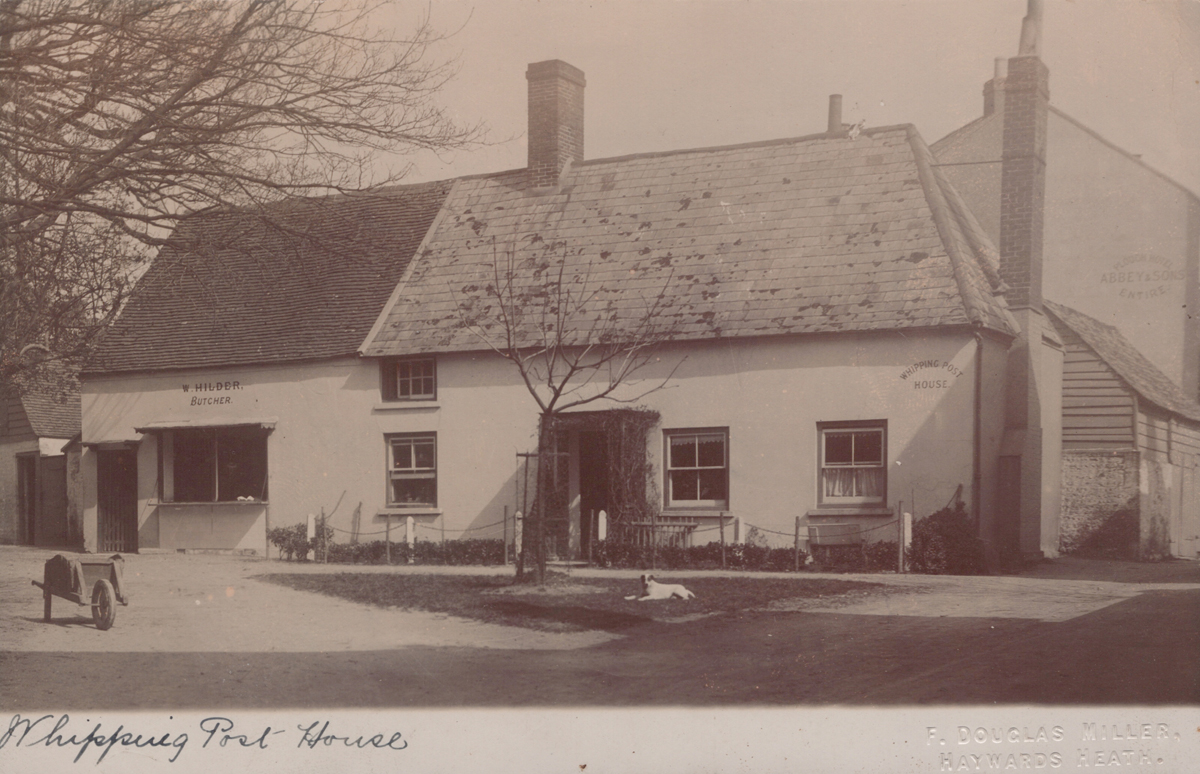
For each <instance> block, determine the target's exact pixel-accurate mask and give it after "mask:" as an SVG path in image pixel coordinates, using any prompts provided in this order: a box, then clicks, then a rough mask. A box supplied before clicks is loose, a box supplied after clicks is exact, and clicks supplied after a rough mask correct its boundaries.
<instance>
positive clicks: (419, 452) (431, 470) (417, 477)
mask: <svg viewBox="0 0 1200 774" xmlns="http://www.w3.org/2000/svg"><path fill="white" fill-rule="evenodd" d="M387 441H388V444H387V446H388V505H390V506H393V507H396V508H436V507H437V435H436V434H435V433H420V434H408V435H389V436H388V437H387Z"/></svg>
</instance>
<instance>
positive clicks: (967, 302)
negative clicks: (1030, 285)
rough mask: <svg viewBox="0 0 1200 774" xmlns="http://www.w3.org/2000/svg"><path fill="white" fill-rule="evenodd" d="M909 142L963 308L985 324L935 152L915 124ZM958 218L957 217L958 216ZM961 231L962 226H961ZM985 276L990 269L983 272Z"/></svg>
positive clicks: (1008, 319)
mask: <svg viewBox="0 0 1200 774" xmlns="http://www.w3.org/2000/svg"><path fill="white" fill-rule="evenodd" d="M908 141H909V146H910V147H911V148H912V152H913V161H914V163H915V164H916V166H917V175H918V177H919V178H920V181H921V188H922V189H923V190H924V192H925V199H926V201H927V202H928V204H929V209H930V212H931V213H932V214H933V222H934V224H935V225H936V226H937V230H938V233H939V234H940V236H941V238H942V244H943V246H944V247H945V250H946V255H947V257H948V258H949V261H950V270H951V272H952V273H953V275H954V281H955V284H956V285H957V287H958V295H959V297H960V298H961V300H962V304H963V311H964V312H965V313H966V315H967V319H969V320H970V321H971V323H972V324H974V325H980V326H982V325H986V324H987V315H986V313H985V311H984V310H983V308H982V307H983V299H981V298H978V297H977V296H978V294H977V293H976V292H975V290H974V288H972V287H971V284H970V281H969V280H968V279H967V277H966V276H965V273H966V271H967V267H966V260H967V259H966V257H965V256H963V255H962V254H961V252H960V251H959V244H958V242H957V239H956V238H955V235H954V233H953V232H952V231H951V224H950V222H949V221H950V218H952V217H954V216H955V213H954V211H953V207H951V205H950V204H949V203H948V202H947V200H946V194H945V191H943V190H942V186H941V185H940V183H939V181H938V179H937V175H936V172H935V169H934V166H933V163H934V158H933V152H932V151H931V150H930V149H929V146H928V145H926V144H925V140H924V139H923V138H922V137H921V135H920V133H919V132H918V131H917V130H916V128H915V127H914V128H912V129H910V130H909V132H908ZM955 219H956V220H957V218H955ZM959 230H960V232H961V231H962V229H961V228H960V229H959ZM963 236H964V239H966V241H967V246H968V247H969V248H971V249H972V251H974V245H972V244H971V243H970V238H969V237H966V235H965V234H964V235H963ZM973 257H974V258H975V259H976V260H975V262H976V263H977V264H978V263H981V261H980V260H979V258H978V256H977V255H974V256H973ZM983 273H984V274H985V276H986V274H987V272H986V271H984V272H983ZM1005 321H1006V322H1007V323H1008V324H1009V325H1010V326H1012V330H1013V331H1014V332H1015V331H1016V330H1017V326H1016V325H1015V321H1014V320H1012V319H1011V318H1006V319H1005Z"/></svg>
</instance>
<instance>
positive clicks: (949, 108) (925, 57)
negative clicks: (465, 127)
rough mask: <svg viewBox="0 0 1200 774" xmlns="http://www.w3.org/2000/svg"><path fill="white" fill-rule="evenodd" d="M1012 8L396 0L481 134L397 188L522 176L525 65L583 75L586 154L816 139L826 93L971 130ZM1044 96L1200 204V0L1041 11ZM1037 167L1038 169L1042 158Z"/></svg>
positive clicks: (399, 23) (877, 116) (1013, 19)
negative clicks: (432, 41) (422, 21)
mask: <svg viewBox="0 0 1200 774" xmlns="http://www.w3.org/2000/svg"><path fill="white" fill-rule="evenodd" d="M1025 9H1026V2H1025V0H602V1H601V0H597V1H595V2H582V1H581V0H486V2H473V1H472V0H433V2H432V3H426V2H421V1H418V0H412V1H411V2H410V1H409V0H397V1H396V2H395V3H393V5H392V6H391V7H390V8H388V9H387V10H386V11H385V13H383V14H381V16H380V23H381V25H384V26H390V27H393V28H394V29H395V30H396V31H397V32H399V33H403V31H404V30H405V29H411V28H412V27H413V24H414V21H413V20H414V19H415V17H416V16H417V15H419V14H420V13H422V12H424V11H426V10H428V12H429V13H430V14H431V17H432V22H433V24H434V26H435V27H437V28H439V29H441V30H442V31H444V32H450V33H452V34H451V35H450V36H449V37H448V39H447V40H446V41H445V42H443V43H442V44H440V45H439V47H438V48H437V49H436V50H435V51H434V52H433V54H434V55H435V56H436V57H440V58H442V59H454V60H456V62H457V68H458V73H457V76H456V77H455V79H454V80H453V81H452V82H451V83H450V84H448V85H447V86H446V87H445V88H444V89H443V91H442V92H441V93H440V94H439V97H438V99H439V102H440V103H441V104H442V105H443V106H444V107H445V108H446V109H447V110H448V111H449V112H450V114H451V115H453V116H455V117H456V118H457V119H458V120H460V121H461V122H463V123H475V122H482V123H484V124H486V125H487V128H488V132H487V135H486V138H487V142H486V144H484V145H481V146H477V147H474V148H472V149H470V150H464V151H458V152H454V153H448V154H442V155H440V156H437V155H434V154H432V153H418V154H414V155H411V156H407V157H405V159H404V160H405V161H406V162H409V163H411V164H412V165H413V167H412V170H411V172H410V175H409V177H408V181H409V182H420V181H424V180H435V179H443V178H449V177H457V176H460V175H467V174H477V173H484V172H498V171H501V170H505V169H515V168H521V167H524V166H525V161H526V157H525V153H526V146H525V128H526V82H525V68H526V66H527V65H528V64H529V63H531V62H538V61H542V60H546V59H562V60H565V61H567V62H569V63H571V64H573V65H575V66H576V67H579V68H580V69H582V70H583V71H584V72H585V74H586V78H587V88H586V92H585V126H586V129H585V137H586V143H585V144H586V147H585V157H586V158H589V159H598V158H606V157H611V156H620V155H625V154H629V153H645V152H653V151H663V150H675V149H682V148H698V147H707V146H714V145H728V144H735V143H742V142H754V141H758V140H769V139H777V138H783V137H795V136H800V135H805V134H812V133H816V132H821V131H824V129H825V122H826V114H827V106H828V95H830V94H835V93H840V94H842V95H843V98H844V105H845V107H844V113H843V115H844V118H845V120H846V121H847V122H849V123H853V122H857V121H859V120H865V121H866V125H867V126H884V125H891V124H902V123H911V124H914V125H915V126H916V127H917V129H918V130H919V131H920V133H921V135H922V136H923V137H924V138H925V140H926V142H929V143H933V142H934V141H936V140H938V139H940V138H941V137H943V136H945V135H946V134H948V133H949V132H951V131H953V130H954V129H956V128H958V127H960V126H962V125H964V124H966V123H967V122H969V121H971V120H973V119H975V118H977V117H979V116H980V115H981V114H982V111H983V97H982V88H983V84H984V82H985V81H987V80H988V79H989V78H990V77H991V75H992V71H993V66H994V65H993V62H994V59H995V58H996V57H1010V56H1015V55H1016V53H1017V44H1018V40H1019V38H1020V30H1021V19H1022V17H1023V16H1024V15H1025ZM1042 59H1043V61H1044V62H1045V63H1046V65H1047V67H1048V68H1049V70H1050V101H1051V103H1052V104H1053V105H1055V106H1056V107H1058V108H1059V109H1061V110H1063V111H1065V112H1066V113H1067V114H1068V115H1070V116H1072V117H1074V118H1075V119H1076V120H1078V121H1080V122H1082V123H1083V124H1085V125H1086V126H1088V127H1090V128H1091V129H1092V130H1094V131H1096V132H1098V133H1099V134H1100V135H1101V136H1103V137H1104V138H1106V139H1108V140H1109V141H1111V142H1113V143H1115V144H1117V145H1118V146H1120V147H1122V148H1124V149H1126V150H1128V151H1129V152H1131V153H1135V154H1142V157H1143V160H1144V161H1145V162H1146V163H1147V164H1149V165H1150V166H1152V167H1154V168H1156V169H1158V170H1159V171H1161V172H1163V173H1165V174H1167V175H1168V176H1170V177H1172V178H1174V179H1175V180H1177V181H1178V182H1180V183H1182V184H1184V185H1185V186H1187V187H1188V188H1190V189H1191V190H1193V191H1200V0H1177V1H1176V0H1046V2H1045V17H1044V25H1043V32H1042ZM1048 163H1053V159H1050V160H1049V161H1048Z"/></svg>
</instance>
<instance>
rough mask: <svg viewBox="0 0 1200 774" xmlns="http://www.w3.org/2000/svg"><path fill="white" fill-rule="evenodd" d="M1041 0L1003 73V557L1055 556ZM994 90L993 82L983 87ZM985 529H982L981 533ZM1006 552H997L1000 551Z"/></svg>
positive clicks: (1057, 442) (996, 536) (1056, 437)
mask: <svg viewBox="0 0 1200 774" xmlns="http://www.w3.org/2000/svg"><path fill="white" fill-rule="evenodd" d="M1041 6H1042V4H1041V2H1040V0H1029V10H1028V12H1027V13H1026V16H1025V20H1024V22H1023V24H1022V28H1021V46H1020V49H1019V54H1018V55H1017V56H1015V57H1013V58H1012V59H1009V60H1008V73H1007V75H1006V77H1005V78H1004V87H1003V108H1001V107H1000V106H999V105H997V106H996V109H997V111H1000V110H1003V116H1004V139H1003V143H1002V152H1001V165H1000V245H999V247H1000V278H1001V279H1002V280H1003V282H1004V283H1005V285H1007V286H1008V289H1007V290H1006V291H1005V293H1004V297H1005V299H1006V300H1007V302H1008V306H1009V308H1010V309H1011V310H1012V313H1013V317H1014V319H1015V320H1016V322H1017V325H1018V326H1019V329H1020V332H1019V334H1018V336H1017V338H1016V339H1015V340H1014V341H1013V343H1012V344H1011V345H1010V347H1009V351H1008V357H1007V366H1006V370H1007V374H1006V383H1005V420H1004V436H1003V440H1002V441H1001V451H1000V459H999V462H1000V466H999V468H998V484H997V492H998V495H997V506H996V511H995V522H994V525H993V527H992V529H991V538H992V543H993V546H994V550H995V551H997V552H998V553H999V555H1000V557H1001V560H1002V561H1005V562H1006V563H1007V562H1009V561H1016V560H1025V561H1028V560H1032V559H1037V558H1040V557H1042V556H1047V555H1048V556H1055V555H1057V551H1058V537H1059V516H1060V501H1061V480H1062V479H1061V471H1060V469H1059V463H1060V462H1061V458H1062V445H1061V443H1062V434H1061V431H1062V412H1061V411H1060V410H1055V407H1056V406H1057V405H1058V402H1059V401H1061V394H1060V393H1059V392H1058V391H1057V390H1056V388H1055V385H1056V384H1059V383H1060V380H1061V375H1062V372H1061V369H1062V359H1061V358H1062V353H1061V350H1059V349H1058V347H1057V345H1056V344H1055V340H1056V339H1057V336H1056V335H1055V334H1054V332H1053V330H1052V326H1051V325H1050V324H1049V322H1048V321H1047V320H1046V318H1045V315H1044V314H1043V312H1042V225H1043V220H1044V214H1045V205H1046V122H1047V118H1048V116H1049V106H1050V87H1049V83H1050V73H1049V71H1048V70H1047V69H1046V65H1044V64H1043V63H1042V60H1041V59H1040V58H1039V57H1038V50H1039V43H1040V38H1041V10H1042V9H1041ZM994 94H995V90H993V95H994ZM985 539H986V538H985ZM1005 557H1007V558H1005Z"/></svg>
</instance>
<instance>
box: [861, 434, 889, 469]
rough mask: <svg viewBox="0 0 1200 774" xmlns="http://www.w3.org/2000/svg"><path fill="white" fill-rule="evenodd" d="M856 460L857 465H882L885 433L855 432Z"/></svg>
mask: <svg viewBox="0 0 1200 774" xmlns="http://www.w3.org/2000/svg"><path fill="white" fill-rule="evenodd" d="M854 462H855V464H856V465H882V464H883V433H880V432H878V431H871V432H869V433H855V434H854Z"/></svg>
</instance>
